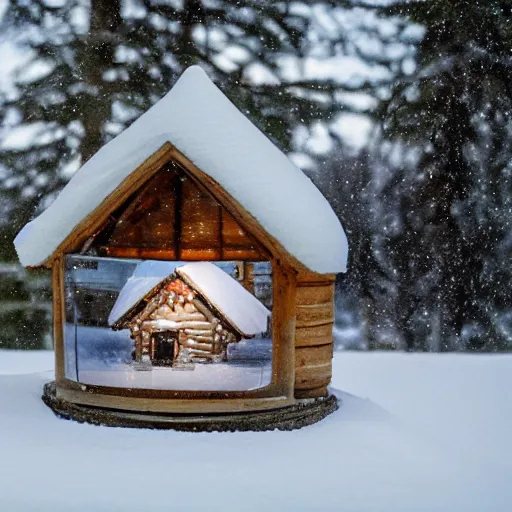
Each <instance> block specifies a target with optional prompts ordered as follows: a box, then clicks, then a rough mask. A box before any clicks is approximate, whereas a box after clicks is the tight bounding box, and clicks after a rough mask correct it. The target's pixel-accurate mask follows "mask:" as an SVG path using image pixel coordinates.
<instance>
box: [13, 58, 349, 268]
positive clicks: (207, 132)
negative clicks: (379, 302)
mask: <svg viewBox="0 0 512 512" xmlns="http://www.w3.org/2000/svg"><path fill="white" fill-rule="evenodd" d="M166 142H171V144H173V145H174V146H175V147H176V148H177V149H178V150H179V151H180V152H181V153H183V154H184V155H185V156H186V157H187V158H188V159H189V160H190V161H191V162H193V163H194V164H195V165H196V166H197V167H198V168H200V169H201V170H202V171H203V172H204V173H206V174H207V175H209V176H210V177H211V178H213V179H214V180H215V181H217V182H218V183H219V184H220V185H221V186H222V187H223V188H224V189H225V190H226V192H228V193H229V194H230V195H231V196H232V197H233V198H235V199H236V200H237V201H238V202H239V203H240V204H241V205H242V206H243V207H244V208H245V210H246V211H247V212H248V213H249V214H251V215H252V216H253V217H254V218H255V219H256V220H257V221H258V222H259V223H260V225H261V226H262V227H263V228H264V229H265V230H266V232H267V233H268V234H270V235H271V236H273V237H274V238H275V239H276V240H278V241H279V242H280V244H281V245H282V246H283V248H284V249H285V250H286V251H287V252H288V253H289V254H291V255H292V256H294V257H295V258H296V259H297V260H299V261H300V262H301V263H302V264H304V265H305V266H306V267H307V268H309V269H310V270H312V271H314V272H318V273H335V272H344V271H345V270H346V261H347V254H348V244H347V238H346V236H345V233H344V231H343V228H342V226H341V224H340V222H339V220H338V219H337V217H336V215H335V214H334V212H333V211H332V209H331V207H330V205H329V204H328V202H327V201H326V199H325V198H324V197H323V196H322V194H321V193H320V192H319V191H318V189H317V188H316V187H315V186H314V185H313V183H312V182H311V180H310V179H309V178H308V177H307V176H306V175H305V174H304V173H303V172H302V171H301V170H300V169H299V168H298V167H296V166H295V165H293V164H292V162H291V161H290V160H289V159H288V158H287V157H286V156H285V155H284V153H282V152H281V151H280V150H279V149H278V148H277V147H276V146H275V145H274V144H273V143H272V142H271V141H270V140H269V139H268V138H267V137H266V136H265V135H264V134H263V133H262V132H261V131H260V130H258V128H256V127H255V126H254V125H253V124H252V123H251V122H250V121H249V120H248V119H247V118H246V117H245V116H244V115H243V114H242V113H241V112H240V111H239V110H238V109H237V108H236V107H235V106H234V105H233V104H232V103H231V102H230V101H229V99H228V98H226V96H224V94H223V93H222V92H221V91H220V90H219V89H218V88H217V87H216V86H215V85H214V84H213V82H212V81H211V80H210V79H209V78H208V76H207V75H206V73H205V72H204V71H203V70H202V69H201V68H200V67H198V66H192V67H190V68H188V69H187V70H186V71H185V72H184V73H183V75H182V76H181V77H180V79H179V80H178V81H177V82H176V84H175V85H174V87H173V88H172V89H171V90H170V92H169V93H167V94H166V95H165V96H164V97H163V98H162V99H161V100H160V101H158V102H157V103H156V104H155V105H153V107H151V108H150V109H149V110H148V111H147V112H146V113H145V114H143V115H142V116H140V117H139V118H138V119H137V120H136V121H135V122H133V123H132V125H131V126H130V127H128V128H127V129H126V130H124V131H123V132H122V133H121V134H120V135H118V136H117V137H116V138H115V139H113V140H112V141H111V142H109V143H108V144H106V145H105V146H104V147H103V148H101V149H100V150H99V151H98V152H97V153H96V154H95V155H94V156H93V157H92V158H91V159H90V160H89V161H88V162H87V163H86V164H85V165H84V166H83V167H82V168H81V169H80V170H79V171H78V172H77V173H76V174H75V176H73V178H72V179H71V180H70V182H69V183H68V184H67V185H66V186H65V187H64V189H63V190H62V191H61V193H60V194H59V195H58V197H57V198H56V199H55V201H54V202H53V203H52V204H51V205H50V206H49V207H48V208H47V209H46V210H45V211H44V212H43V213H42V214H41V215H39V217H37V218H36V219H34V220H33V221H31V222H29V223H28V224H27V225H26V226H25V227H24V228H23V229H22V230H21V232H20V233H19V234H18V236H17V237H16V239H15V241H14V243H15V246H16V250H17V252H18V257H19V259H20V261H21V263H22V264H23V265H25V266H38V265H42V264H44V263H45V262H46V260H47V259H48V258H50V257H51V256H52V254H53V253H54V251H55V250H56V249H57V248H58V246H59V245H60V244H61V243H62V242H63V241H64V240H65V239H66V237H67V236H68V235H70V234H71V233H72V231H73V229H74V228H75V227H76V226H77V225H78V224H79V223H80V222H81V221H82V220H83V219H84V218H85V217H86V216H87V215H89V214H90V213H91V212H92V211H94V210H95V209H96V208H97V207H98V206H99V205H100V204H101V202H102V201H103V200H104V199H105V198H106V197H108V196H109V195H110V194H111V193H112V192H113V191H114V190H116V188H117V187H118V186H119V185H120V184H121V182H122V181H123V180H124V179H126V178H127V177H128V176H129V175H130V174H131V173H132V172H133V171H134V170H135V169H136V168H137V167H138V166H140V165H141V164H142V163H143V162H144V161H145V160H146V159H147V158H149V157H150V156H151V155H153V154H154V153H155V152H156V151H157V150H158V149H159V148H161V147H162V145H163V144H165V143H166Z"/></svg>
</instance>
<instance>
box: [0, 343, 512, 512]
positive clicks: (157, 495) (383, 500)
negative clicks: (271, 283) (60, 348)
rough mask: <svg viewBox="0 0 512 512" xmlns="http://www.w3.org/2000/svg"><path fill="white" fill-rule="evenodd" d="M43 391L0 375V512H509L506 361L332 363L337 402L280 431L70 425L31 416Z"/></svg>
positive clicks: (364, 357) (510, 416) (509, 364)
mask: <svg viewBox="0 0 512 512" xmlns="http://www.w3.org/2000/svg"><path fill="white" fill-rule="evenodd" d="M40 355H41V362H40V369H41V371H44V370H47V369H48V359H47V358H46V357H44V354H40ZM49 355H51V354H49ZM4 357H8V358H9V360H10V365H9V366H10V367H11V368H18V369H19V370H20V373H23V372H24V371H25V368H26V367H28V366H29V367H30V368H31V369H34V368H35V366H34V362H35V361H33V360H32V355H31V354H30V353H26V354H23V353H17V354H15V355H13V356H12V357H11V356H10V353H9V352H8V351H2V350H0V361H2V360H3V359H4ZM50 378H51V376H50V375H48V374H47V373H44V374H33V375H0V410H1V420H0V453H1V454H2V464H0V510H2V511H4V510H5V511H23V512H31V511H34V512H36V511H37V512H40V511H44V512H46V511H60V510H66V511H67V510H70V511H71V510H72V511H73V512H82V511H83V512H85V511H91V510H94V511H99V512H103V511H105V512H106V511H109V512H110V511H112V510H122V511H127V512H131V511H141V510H147V511H157V510H170V509H172V510H212V511H217V510H222V511H225V512H229V511H240V510H243V511H244V512H245V511H248V512H253V511H254V512H261V511H262V510H269V511H274V510H283V511H306V510H322V511H323V510H325V511H335V510H347V511H354V512H412V511H414V512H433V511H435V512H488V511H492V512H509V511H510V503H512V486H511V485H510V479H511V477H512V462H511V461H512V457H511V453H512V440H511V436H510V432H511V429H512V407H511V406H510V388H511V386H512V357H511V356H502V355H496V356H480V355H474V356H457V355H428V354H412V355H411V354H396V353H394V354H391V353H390V354H382V353H372V354H368V353H350V352H342V353H336V354H335V356H334V367H333V384H334V385H335V386H337V387H339V388H342V389H344V390H345V391H348V392H350V394H349V393H347V392H344V393H342V392H337V394H338V395H339V396H340V398H341V399H342V400H343V403H342V406H341V407H340V409H339V410H338V411H337V412H335V413H334V414H332V415H331V416H329V417H328V418H326V419H325V420H324V421H322V422H320V423H318V424H316V425H313V426H310V427H307V428H304V429H302V430H298V431H293V432H280V431H273V432H237V433H229V432H226V433H186V432H172V431H151V430H135V429H119V428H108V427H96V426H92V425H82V424H78V423H75V422H72V421H66V420H60V419H58V418H56V417H55V416H54V414H53V413H52V411H51V410H50V409H48V408H47V407H46V406H45V405H44V404H43V402H42V401H41V398H40V397H41V390H42V386H43V383H44V382H45V381H48V380H50ZM365 397H368V398H365ZM201 475H206V476H207V479H208V478H210V477H213V480H212V481H213V482H214V484H212V485H206V484H204V485H199V483H198V482H199V480H198V479H199V478H200V476H201ZM218 475H222V476H223V478H215V476H218Z"/></svg>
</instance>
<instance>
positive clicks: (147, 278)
mask: <svg viewBox="0 0 512 512" xmlns="http://www.w3.org/2000/svg"><path fill="white" fill-rule="evenodd" d="M178 265H179V264H178ZM175 270H176V272H177V273H178V274H179V275H180V276H182V277H183V278H184V279H185V281H187V282H188V283H189V284H191V285H192V287H193V288H194V289H195V290H197V291H198V292H199V293H201V294H202V295H203V297H205V298H206V299H207V300H208V301H209V302H210V303H211V304H212V305H213V306H215V307H216V308H217V310H218V311H220V312H221V313H223V314H224V316H225V317H226V319H227V320H228V321H229V323H230V324H231V325H232V326H233V327H235V329H237V330H238V331H239V332H240V333H241V334H244V335H245V336H253V335H255V334H259V333H261V332H265V331H266V330H267V318H268V317H269V315H270V313H269V311H268V310H267V308H265V306H263V304H261V302H260V301H259V300H258V299H256V297H254V296H253V295H252V294H251V293H249V292H248V291H247V290H246V289H245V288H244V287H243V286H242V285H241V284H239V283H238V282H237V281H235V279H233V278H232V277H231V276H230V275H228V274H227V273H226V272H224V271H223V270H222V269H220V268H219V267H217V266H216V265H214V264H213V263H209V262H199V263H187V264H185V265H182V266H178V267H177V264H176V263H172V262H167V261H144V262H142V263H139V265H137V268H136V269H135V272H134V273H133V276H132V277H130V279H128V281H127V282H126V284H125V285H124V287H123V288H122V290H121V292H120V294H119V296H118V298H117V300H116V303H115V304H114V307H113V308H112V311H111V312H110V315H109V317H108V322H109V324H110V325H112V324H114V323H115V322H116V321H117V320H119V319H120V318H121V317H122V316H123V315H124V314H125V313H126V312H127V311H129V310H130V309H131V308H132V307H133V306H135V305H136V304H137V303H138V302H139V301H140V300H141V299H142V298H143V297H144V296H145V295H147V294H148V293H149V292H150V291H151V290H152V289H153V288H155V286H157V285H159V284H160V283H161V282H162V281H163V280H164V279H166V278H167V277H169V276H170V275H171V274H172V273H173V272H174V271H175Z"/></svg>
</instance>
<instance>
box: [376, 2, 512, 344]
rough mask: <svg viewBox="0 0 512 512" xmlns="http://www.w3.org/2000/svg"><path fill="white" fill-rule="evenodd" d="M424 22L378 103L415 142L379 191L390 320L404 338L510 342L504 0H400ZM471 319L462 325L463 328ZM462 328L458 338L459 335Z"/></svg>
mask: <svg viewBox="0 0 512 512" xmlns="http://www.w3.org/2000/svg"><path fill="white" fill-rule="evenodd" d="M384 11H385V12H386V13H387V14H388V15H393V16H396V15H400V16H406V17H407V18H408V19H409V20H412V21H413V22H415V23H419V24H421V25H424V26H425V27H426V33H425V37H424V38H423V41H422V42H421V44H420V46H419V51H418V61H419V65H418V68H417V71H416V72H415V74H414V75H413V76H411V77H410V78H409V79H408V80H404V81H401V82H400V83H399V84H397V86H396V87H395V89H394V92H393V95H392V97H391V99H390V100H389V101H388V102H387V103H386V104H385V105H384V108H383V113H384V117H385V120H384V124H383V127H384V134H385V136H386V137H388V138H389V139H391V140H401V141H405V142H406V143H407V144H408V145H409V146H410V147H413V148H414V149H415V150H416V152H417V155H418V157H417V162H416V165H415V166H414V168H412V169H411V168H407V167H406V166H402V167H401V168H398V169H397V170H396V171H395V173H394V175H393V176H392V178H391V179H390V180H389V182H388V183H387V185H386V187H384V189H383V191H382V193H383V194H384V196H385V197H386V198H387V200H388V201H389V205H388V211H389V212H391V213H390V214H392V215H394V216H395V221H396V224H397V225H399V229H398V230H397V232H396V234H394V235H393V236H390V237H389V239H388V240H387V242H386V247H385V250H386V253H387V255H388V257H389V261H390V263H391V268H392V272H390V273H388V277H389V279H390V280H391V281H392V282H393V283H394V286H395V290H396V308H395V319H396V323H397V325H398V327H399V330H400V331H401V332H402V333H403V335H404V339H405V343H406V346H407V348H408V349H410V350H415V349H427V348H429V347H430V348H432V344H431V341H429V339H431V338H432V335H433V331H435V329H436V327H435V326H436V325H437V326H438V327H437V329H438V331H439V336H440V340H441V346H440V347H439V348H440V349H457V348H462V347H463V346H464V339H466V340H467V339H468V336H465V337H464V336H463V335H464V332H465V329H466V332H469V330H471V329H472V332H473V333H474V334H473V336H469V340H468V341H467V343H468V344H469V345H468V346H469V348H473V349H491V350H497V349H502V348H504V347H506V346H507V343H508V347H509V348H510V347H511V344H510V342H511V341H512V336H511V333H510V330H508V331H507V328H506V325H505V324H504V318H505V316H504V315H505V314H506V312H507V311H510V309H511V308H512V295H511V294H510V291H509V289H508V285H507V283H510V280H511V277H512V273H511V270H510V269H511V267H510V254H511V252H510V251H511V242H510V237H511V229H512V215H511V213H512V209H511V207H512V200H511V197H512V195H511V192H512V180H511V179H510V177H511V165H510V161H511V156H512V133H511V132H512V129H511V127H512V125H511V120H512V118H511V112H512V86H511V84H512V61H511V60H510V47H511V45H512V26H511V24H510V16H511V8H510V5H509V4H508V2H504V1H497V0H491V1H488V2H477V3H475V2H468V1H463V0H432V1H429V2H423V1H419V0H411V1H399V2H397V3H396V4H394V5H392V6H390V7H388V8H386V9H384ZM470 328H471V329H470ZM463 338H464V339H463Z"/></svg>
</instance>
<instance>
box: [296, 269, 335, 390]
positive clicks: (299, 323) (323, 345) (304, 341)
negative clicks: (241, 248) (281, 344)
mask: <svg viewBox="0 0 512 512" xmlns="http://www.w3.org/2000/svg"><path fill="white" fill-rule="evenodd" d="M296 307H297V310H296V311H297V319H296V325H295V397H296V398H313V397H320V396H326V395H327V385H328V384H329V383H330V382H331V376H332V351H333V344H332V342H333V338H332V328H333V323H334V276H314V275H312V274H301V275H299V278H298V281H297V295H296Z"/></svg>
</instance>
